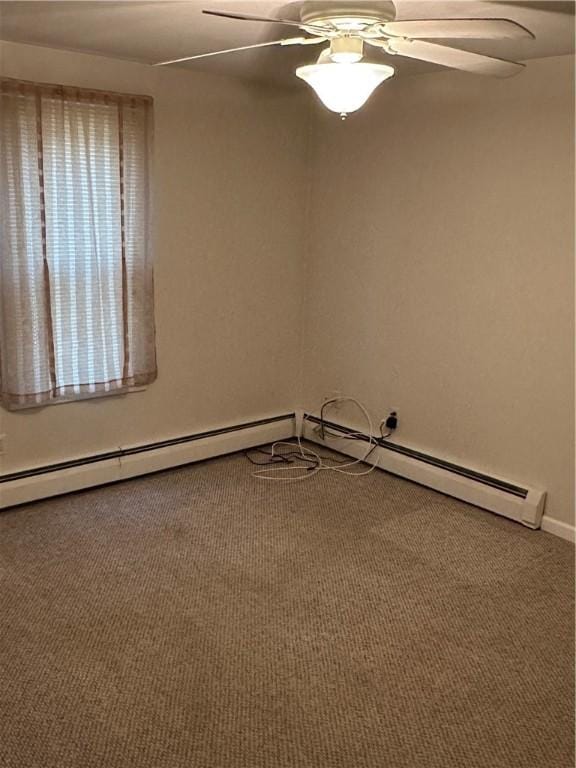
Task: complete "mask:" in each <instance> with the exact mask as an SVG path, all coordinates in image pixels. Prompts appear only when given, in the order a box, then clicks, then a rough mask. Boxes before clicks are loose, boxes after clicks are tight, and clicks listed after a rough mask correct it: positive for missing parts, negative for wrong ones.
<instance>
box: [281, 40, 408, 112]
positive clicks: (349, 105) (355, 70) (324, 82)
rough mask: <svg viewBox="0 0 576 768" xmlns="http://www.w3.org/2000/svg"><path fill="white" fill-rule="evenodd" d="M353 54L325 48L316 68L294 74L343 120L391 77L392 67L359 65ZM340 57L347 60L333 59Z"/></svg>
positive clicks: (304, 68)
mask: <svg viewBox="0 0 576 768" xmlns="http://www.w3.org/2000/svg"><path fill="white" fill-rule="evenodd" d="M357 53H358V51H355V50H341V49H339V50H335V51H334V50H332V48H327V49H326V50H324V51H322V53H321V54H320V56H319V57H318V61H317V62H316V64H308V65H306V66H304V67H298V69H297V70H296V75H297V76H298V77H299V78H301V79H302V80H304V81H305V82H306V83H308V85H310V86H311V87H312V88H313V89H314V90H315V91H316V93H317V94H318V96H319V98H320V100H321V101H322V103H323V104H324V105H325V106H326V107H328V109H330V110H331V111H332V112H338V114H339V115H340V116H341V117H342V118H343V119H344V118H345V117H346V115H347V114H348V113H349V112H356V110H357V109H360V107H362V106H363V105H364V104H365V103H366V102H367V101H368V99H369V98H370V95H371V94H372V92H373V91H374V90H375V89H376V88H377V87H378V86H379V85H380V83H382V82H383V81H384V80H387V79H388V78H389V77H392V75H393V74H394V69H393V67H390V66H389V65H388V64H373V63H371V62H368V61H359V60H358V57H357V58H354V56H357ZM342 56H344V57H346V56H347V57H348V58H344V60H342V58H339V59H336V57H342ZM361 56H362V52H361V50H360V57H361ZM335 59H336V60H335Z"/></svg>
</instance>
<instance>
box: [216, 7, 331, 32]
mask: <svg viewBox="0 0 576 768" xmlns="http://www.w3.org/2000/svg"><path fill="white" fill-rule="evenodd" d="M202 13H205V14H207V15H208V16H221V17H222V18H224V19H237V20H239V21H265V22H271V23H273V24H288V25H289V26H291V27H298V28H299V29H317V30H319V31H325V29H324V27H319V26H315V25H314V24H303V23H302V22H301V21H292V20H291V19H274V18H270V17H269V16H253V15H252V14H249V13H228V11H206V10H204V11H202Z"/></svg>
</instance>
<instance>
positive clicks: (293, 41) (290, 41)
mask: <svg viewBox="0 0 576 768" xmlns="http://www.w3.org/2000/svg"><path fill="white" fill-rule="evenodd" d="M306 41H307V38H305V37H289V38H287V39H285V40H272V41H270V42H269V43H255V44H253V45H241V46H240V47H239V48H225V49H224V50H223V51H209V52H208V53H198V54H196V55H195V56H185V57H184V58H182V59H170V61H159V62H158V63H156V64H153V65H152V66H153V67H165V66H166V65H167V64H180V63H181V62H183V61H194V60H195V59H207V58H208V57H209V56H220V55H221V54H223V53H236V51H249V50H250V49H252V48H266V47H267V46H270V45H305V44H306Z"/></svg>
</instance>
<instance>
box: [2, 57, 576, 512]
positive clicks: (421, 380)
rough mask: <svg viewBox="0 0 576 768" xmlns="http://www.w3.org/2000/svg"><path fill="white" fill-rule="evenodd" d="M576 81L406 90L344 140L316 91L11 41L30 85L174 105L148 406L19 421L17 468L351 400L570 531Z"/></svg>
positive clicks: (160, 196) (406, 438)
mask: <svg viewBox="0 0 576 768" xmlns="http://www.w3.org/2000/svg"><path fill="white" fill-rule="evenodd" d="M572 67H573V60H572V59H570V58H566V57H563V58H559V59H546V60H541V61H532V62H530V63H529V67H528V69H527V71H526V72H525V73H523V75H521V76H520V77H518V78H516V79H512V80H505V81H495V80H483V79H481V78H476V77H472V76H465V75H460V74H457V73H445V74H444V73H435V74H433V75H426V76H418V77H411V78H403V79H402V80H398V81H397V82H390V83H387V84H385V85H384V86H383V87H382V88H381V89H380V90H379V92H377V94H376V95H375V96H374V97H373V99H372V100H371V101H370V102H369V104H368V105H367V107H366V108H365V109H364V110H363V111H362V112H360V113H358V114H357V115H355V116H353V117H351V118H350V119H349V120H348V121H347V122H345V123H342V122H341V121H340V120H338V119H337V117H336V116H334V115H332V114H330V113H327V112H325V111H324V110H323V109H322V108H321V107H320V106H318V105H317V104H316V103H315V102H314V101H313V98H312V97H311V94H309V93H308V92H307V91H303V92H302V93H301V94H296V95H294V94H288V93H284V92H279V93H276V92H274V91H272V90H266V89H263V88H261V87H251V86H248V85H246V84H242V83H241V82H239V81H233V80H229V79H223V78H218V77H214V76H210V75H206V74H198V75H197V74H194V73H191V72H185V71H178V70H174V69H172V70H168V69H152V68H148V67H144V66H142V65H138V64H131V63H127V62H120V61H114V60H110V59H106V58H101V57H92V56H87V55H81V54H73V53H67V52H60V51H54V50H48V49H42V48H35V47H30V46H23V45H16V44H8V43H5V44H2V70H3V73H4V74H6V75H8V76H12V77H20V78H25V79H31V80H43V81H54V82H66V83H76V84H78V85H81V86H82V85H84V86H90V87H96V88H109V89H114V90H121V91H128V92H130V91H134V92H141V93H142V92H144V93H150V94H152V95H153V96H154V98H155V115H156V140H155V171H154V186H155V198H156V203H155V227H154V232H155V246H156V305H157V332H158V358H159V367H160V375H159V379H158V381H157V382H156V383H155V384H154V385H152V386H151V387H150V388H148V389H147V390H146V391H145V392H141V393H135V394H132V395H128V396H125V397H117V398H107V399H99V400H93V401H89V402H84V403H77V404H67V405H61V406H52V407H49V408H45V409H42V410H35V411H28V412H22V413H17V414H8V413H6V412H5V411H2V410H0V419H1V423H0V432H5V433H6V434H7V442H6V454H5V456H4V457H3V458H4V462H3V471H11V470H15V469H18V468H23V467H26V466H31V465H34V464H43V463H46V462H50V461H57V460H60V459H65V458H69V457H71V456H78V455H82V454H90V453H94V452H97V451H105V450H108V449H111V448H114V447H116V446H118V445H120V444H124V445H126V444H130V443H135V442H146V441H150V440H155V439H160V438H163V437H168V436H171V435H178V434H183V433H186V432H191V431H195V430H199V429H204V428H210V427H212V426H217V425H219V424H228V423H231V422H235V421H242V420H247V419H251V418H258V417H261V416H265V415H268V414H275V413H278V412H281V411H287V410H291V409H292V408H293V407H294V406H295V405H296V404H304V405H306V406H307V407H309V408H315V407H316V406H317V405H318V403H319V401H320V400H321V398H322V397H323V396H325V395H326V394H329V393H331V392H333V391H335V390H340V391H342V392H346V393H349V394H352V395H354V396H356V397H358V398H359V399H361V400H363V401H364V402H365V403H366V404H367V405H368V406H369V408H370V410H371V412H372V414H373V417H374V418H375V419H377V418H379V417H380V416H382V415H385V413H386V412H387V411H388V410H389V409H390V408H391V407H396V408H398V409H399V412H400V418H401V428H400V431H399V433H398V436H397V439H398V441H399V442H400V441H401V442H403V443H405V444H408V445H411V446H414V447H417V448H421V449H424V450H429V451H431V452H433V453H435V454H438V455H440V456H444V457H446V458H451V459H455V460H456V461H461V462H463V463H465V464H468V465H470V466H473V467H476V468H478V469H484V470H487V471H489V472H493V473H495V474H499V475H502V476H504V477H505V478H507V479H510V480H516V481H519V482H525V483H528V484H532V485H541V486H543V487H544V488H546V489H547V490H548V491H549V494H550V496H549V503H548V514H549V515H551V516H552V517H554V518H557V519H559V520H563V521H565V522H570V521H571V518H572V516H573V506H574V502H573V474H574V472H573V431H574V430H573V426H574V415H573V370H574V350H573V323H574V301H573V157H572V143H573V120H572V99H571V97H572V87H573V70H572ZM310 115H312V116H313V118H314V120H313V124H312V132H311V139H309V138H308V133H309V131H308V129H309V125H308V119H309V116H310ZM309 140H310V146H309V148H308V152H309V155H308V160H309V162H308V163H306V152H307V146H306V145H307V142H308V141H309ZM307 199H308V200H309V205H308V210H307V202H306V201H307ZM306 211H307V221H305V218H306V217H305V214H306ZM305 256H306V260H304V257H305ZM303 304H304V305H305V307H304V308H305V312H304V314H302V312H301V310H302V307H303ZM301 322H303V325H300V323H301ZM301 330H303V333H301ZM302 359H303V361H304V364H303V366H302V367H300V362H301V360H302ZM299 367H300V369H299ZM299 370H300V372H299ZM300 377H301V379H300ZM300 381H301V383H302V391H301V390H300V386H299V385H300Z"/></svg>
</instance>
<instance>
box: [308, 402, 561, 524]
mask: <svg viewBox="0 0 576 768" xmlns="http://www.w3.org/2000/svg"><path fill="white" fill-rule="evenodd" d="M319 423H320V420H319V418H318V417H317V416H314V415H312V414H304V417H303V430H302V431H303V436H304V437H305V438H306V439H307V440H311V441H312V442H315V443H317V444H319V445H324V446H326V447H327V448H333V449H334V450H337V451H339V452H340V453H343V454H345V455H347V456H352V457H354V458H361V457H362V456H364V455H365V454H366V446H367V444H368V439H369V438H368V435H360V438H361V441H360V442H358V441H356V440H354V441H351V440H349V439H346V434H349V433H351V432H354V433H355V434H356V435H358V432H357V431H356V430H352V429H351V428H350V427H347V426H345V425H343V424H337V423H335V422H326V421H325V422H324V424H325V426H326V427H330V430H331V431H332V432H334V431H336V432H340V433H342V438H331V439H330V440H325V439H324V440H323V439H322V438H321V437H320V436H319V435H318V434H317V432H316V431H315V426H318V424H319ZM377 442H378V447H377V448H375V450H374V451H373V453H372V454H371V456H370V459H369V460H368V462H367V463H369V464H377V466H378V467H380V469H383V470H385V471H387V472H390V473H392V474H394V475H398V476H399V477H404V478H406V479H407V480H411V481H413V482H416V483H419V484H420V485H424V486H426V487H428V488H433V489H434V490H436V491H440V492H441V493H444V494H446V495H447V496H452V497H454V498H456V499H460V500H461V501H465V502H467V503H468V504H474V505H475V506H477V507H480V508H482V509H487V510H489V511H490V512H495V513H496V514H498V515H502V516H504V517H507V518H509V519H510V520H514V521H515V522H518V523H521V524H522V525H525V526H526V527H528V528H532V529H536V528H539V527H540V525H541V522H542V515H543V512H544V503H545V500H546V492H545V491H543V490H541V489H537V488H528V487H524V486H520V485H517V484H515V483H511V482H510V481H509V480H505V479H503V478H499V477H493V476H490V475H486V474H485V473H481V472H478V471H476V470H474V469H471V468H468V467H461V466H459V465H456V464H454V463H451V462H448V461H445V460H444V459H441V458H439V457H434V456H431V455H429V454H424V453H422V452H420V451H416V450H413V449H411V448H408V447H407V446H401V445H398V444H397V443H392V442H389V441H385V440H380V439H379V440H378V441H377Z"/></svg>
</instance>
